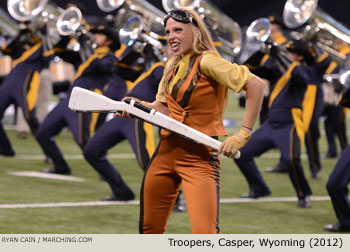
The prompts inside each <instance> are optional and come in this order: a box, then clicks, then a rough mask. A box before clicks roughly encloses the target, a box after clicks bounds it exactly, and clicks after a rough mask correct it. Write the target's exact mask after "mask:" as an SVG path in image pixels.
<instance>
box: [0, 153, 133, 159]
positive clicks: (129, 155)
mask: <svg viewBox="0 0 350 252" xmlns="http://www.w3.org/2000/svg"><path fill="white" fill-rule="evenodd" d="M64 157H65V159H67V160H83V159H84V156H83V155H81V154H73V155H64ZM5 158H7V159H10V158H8V157H5ZM108 158H110V159H122V158H126V159H131V158H135V154H134V153H122V154H108ZM0 159H1V157H0ZM14 159H21V160H44V159H45V156H44V155H40V154H39V155H35V154H29V155H16V156H15V157H14Z"/></svg>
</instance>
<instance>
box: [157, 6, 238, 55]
mask: <svg viewBox="0 0 350 252" xmlns="http://www.w3.org/2000/svg"><path fill="white" fill-rule="evenodd" d="M162 4H163V8H164V9H165V10H166V11H167V12H168V11H170V10H171V9H173V8H179V7H185V8H191V9H193V10H195V11H196V12H197V13H198V14H199V16H200V17H201V18H202V19H203V20H204V22H205V23H206V25H207V26H208V28H209V31H210V32H211V35H212V37H213V39H214V41H218V42H219V43H220V45H219V46H218V50H219V51H220V52H221V53H222V54H224V55H228V56H230V57H235V56H237V55H238V54H239V53H240V51H241V47H242V31H241V28H240V26H239V25H238V23H236V22H235V21H233V20H232V19H231V18H230V17H228V16H227V15H225V14H224V13H223V12H222V11H220V10H219V9H218V8H217V7H216V6H214V5H213V4H212V3H210V2H209V1H208V0H162Z"/></svg>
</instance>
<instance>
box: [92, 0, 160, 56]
mask: <svg viewBox="0 0 350 252" xmlns="http://www.w3.org/2000/svg"><path fill="white" fill-rule="evenodd" d="M97 4H98V6H99V8H100V9H101V10H102V11H106V12H111V11H114V10H116V9H119V12H118V15H117V17H116V20H117V21H116V22H117V24H116V25H115V26H116V27H117V28H118V29H119V39H120V42H121V43H122V44H126V45H132V44H133V43H134V42H135V41H136V40H141V41H144V42H146V43H149V44H151V45H153V46H154V47H155V48H157V49H158V50H160V51H162V50H163V49H164V48H163V47H164V46H163V44H162V43H161V42H160V41H159V40H160V39H161V38H162V36H163V35H164V27H163V23H162V21H163V17H164V16H165V13H164V12H163V11H161V10H159V9H158V8H156V7H155V6H153V5H152V4H150V3H148V2H147V1H143V0H111V1H106V0H97ZM143 46H144V45H137V46H136V47H139V49H138V50H140V51H141V50H142V48H143ZM135 49H136V48H135Z"/></svg>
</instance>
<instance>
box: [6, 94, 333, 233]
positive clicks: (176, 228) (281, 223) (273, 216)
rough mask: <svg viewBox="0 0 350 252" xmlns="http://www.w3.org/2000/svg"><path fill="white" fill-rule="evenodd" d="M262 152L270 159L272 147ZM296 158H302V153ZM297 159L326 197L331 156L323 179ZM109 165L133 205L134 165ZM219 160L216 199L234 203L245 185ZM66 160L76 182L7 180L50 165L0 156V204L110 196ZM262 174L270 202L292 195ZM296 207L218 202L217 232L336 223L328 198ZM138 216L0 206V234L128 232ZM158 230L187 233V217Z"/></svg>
mask: <svg viewBox="0 0 350 252" xmlns="http://www.w3.org/2000/svg"><path fill="white" fill-rule="evenodd" d="M230 100H231V102H230V104H229V108H230V109H229V110H228V111H229V112H228V113H226V115H225V117H226V118H229V119H232V120H235V121H237V122H238V125H239V124H240V120H241V118H242V116H243V109H241V108H238V106H237V104H236V103H237V100H236V99H235V97H233V96H231V99H230ZM321 128H322V129H323V125H322V127H321ZM237 129H238V126H235V127H230V128H227V131H228V133H229V134H233V133H234V132H236V131H237ZM7 133H8V135H9V137H10V140H11V142H12V144H13V147H14V149H15V151H16V154H17V157H19V156H21V155H30V154H36V155H40V154H42V152H41V149H40V148H39V146H38V144H37V143H36V142H35V140H34V138H33V136H31V135H30V136H29V137H28V138H27V139H24V140H23V139H18V138H17V137H16V134H17V132H16V131H15V130H12V129H7ZM56 139H57V142H58V144H59V146H60V147H61V149H62V151H63V153H64V154H66V155H72V154H81V150H80V149H79V148H78V147H77V145H76V144H75V143H74V142H73V140H72V136H71V134H70V133H69V132H67V131H64V132H62V133H61V134H60V135H59V136H58V137H57V138H56ZM320 148H321V154H322V155H324V154H325V152H326V149H327V144H326V141H325V136H324V135H322V138H321V140H320ZM109 153H113V154H116V153H132V150H131V148H130V146H129V144H128V143H127V142H123V143H121V144H119V145H117V146H116V147H114V148H113V149H111V150H110V151H109ZM268 154H275V155H276V156H278V152H276V151H275V150H271V151H270V152H268ZM303 154H304V155H305V150H303ZM256 161H257V163H258V165H259V169H260V170H261V171H263V170H264V169H265V168H266V167H272V166H274V165H275V164H276V163H277V162H278V158H268V157H267V156H264V155H263V156H262V157H260V158H257V159H256ZM302 161H303V164H304V170H305V174H306V176H307V178H308V180H309V182H310V185H311V187H312V190H313V196H327V192H326V188H325V184H326V182H327V179H328V175H329V174H330V172H331V171H332V169H333V167H334V164H335V162H336V159H322V162H323V173H322V175H323V177H322V179H319V180H315V179H311V177H310V171H309V167H308V164H307V160H306V159H305V158H303V159H302ZM111 162H112V163H113V164H114V165H115V166H116V167H117V169H118V170H119V171H120V172H121V174H122V176H123V178H124V179H125V180H126V181H127V183H128V184H129V185H130V187H131V188H132V189H133V190H134V191H135V192H136V194H137V195H136V197H137V198H136V199H137V200H138V199H139V190H140V184H141V180H142V175H143V172H142V170H141V169H140V168H139V166H138V164H137V162H136V160H135V159H134V158H129V159H111ZM221 162H222V169H221V198H237V197H238V196H239V195H240V194H242V193H246V192H248V186H247V183H246V181H245V179H244V178H243V176H242V174H241V173H240V172H239V170H238V168H237V167H236V165H235V164H234V163H233V161H232V160H231V159H227V158H224V157H222V158H221ZM68 163H69V164H70V166H71V167H72V170H73V175H74V176H77V177H82V178H84V179H85V181H84V182H71V181H59V180H49V179H42V178H30V177H18V176H11V175H9V174H8V172H11V171H41V170H42V169H45V168H49V167H50V165H48V164H45V163H44V162H43V160H21V159H18V158H0V204H17V203H51V202H84V201H98V200H100V199H101V198H102V197H105V196H107V195H109V194H110V193H111V191H110V189H109V187H108V185H107V184H106V183H105V182H102V181H100V179H99V176H98V175H97V173H96V172H95V171H94V170H93V168H92V167H91V166H89V164H88V163H87V162H86V161H85V160H83V159H80V160H72V159H69V160H68ZM263 176H264V178H265V179H266V181H267V183H268V185H269V186H270V188H271V189H272V195H271V197H295V192H294V189H293V187H292V185H291V182H290V180H289V178H288V176H287V175H285V174H269V173H265V172H263ZM296 204H297V202H270V203H269V202H255V203H223V204H221V205H220V229H221V233H255V234H259V233H295V234H298V233H322V232H323V231H322V226H323V225H326V224H329V223H335V222H336V221H337V219H336V217H335V214H334V211H333V207H332V205H331V203H330V201H314V202H312V208H311V209H300V208H298V207H297V206H296ZM138 216H139V207H138V205H124V206H84V207H56V208H26V209H20V208H16V209H0V233H3V234H10V233H28V234H30V233H41V234H42V233H69V234H74V233H81V234H83V233H90V234H107V233H112V234H124V233H127V234H136V233H138ZM166 232H167V233H191V228H190V224H189V218H188V215H187V213H173V214H172V215H171V217H170V220H169V223H168V227H167V231H166Z"/></svg>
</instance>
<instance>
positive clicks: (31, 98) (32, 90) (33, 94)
mask: <svg viewBox="0 0 350 252" xmlns="http://www.w3.org/2000/svg"><path fill="white" fill-rule="evenodd" d="M39 87H40V74H39V72H37V71H35V72H33V77H32V80H31V82H30V86H29V91H28V92H27V96H26V100H27V107H28V111H32V110H33V109H34V107H35V104H36V102H37V100H38V92H39Z"/></svg>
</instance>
